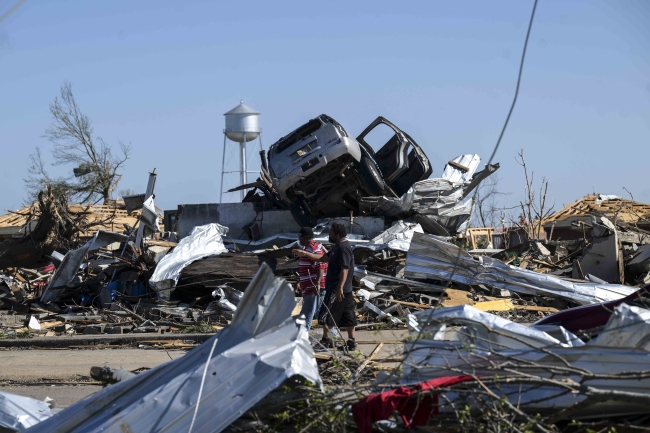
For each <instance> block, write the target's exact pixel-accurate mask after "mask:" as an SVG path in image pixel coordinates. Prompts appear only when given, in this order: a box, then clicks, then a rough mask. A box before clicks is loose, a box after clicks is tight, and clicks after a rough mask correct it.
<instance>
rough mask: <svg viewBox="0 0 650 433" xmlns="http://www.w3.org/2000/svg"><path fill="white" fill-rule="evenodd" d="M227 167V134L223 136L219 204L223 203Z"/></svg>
mask: <svg viewBox="0 0 650 433" xmlns="http://www.w3.org/2000/svg"><path fill="white" fill-rule="evenodd" d="M225 166H226V134H225V133H224V134H223V156H222V157H221V192H220V193H219V203H223V170H224V168H225Z"/></svg>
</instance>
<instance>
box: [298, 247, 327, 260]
mask: <svg viewBox="0 0 650 433" xmlns="http://www.w3.org/2000/svg"><path fill="white" fill-rule="evenodd" d="M291 252H292V253H293V255H294V256H296V257H307V258H308V259H311V260H313V261H315V262H321V263H329V261H330V258H329V256H328V255H327V254H315V253H309V252H307V251H305V250H299V249H295V250H292V251H291Z"/></svg>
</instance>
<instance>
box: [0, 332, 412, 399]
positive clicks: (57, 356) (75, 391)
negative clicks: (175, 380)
mask: <svg viewBox="0 0 650 433" xmlns="http://www.w3.org/2000/svg"><path fill="white" fill-rule="evenodd" d="M310 335H311V336H312V338H313V339H314V341H315V340H318V339H320V337H321V335H322V330H320V329H312V331H311V332H310ZM406 335H407V331H406V330H404V329H400V330H382V331H367V330H359V331H357V334H356V339H357V341H359V342H360V344H359V349H360V350H361V352H362V353H363V354H364V355H365V356H369V355H370V354H371V353H372V351H373V350H374V349H375V348H376V347H377V345H378V344H379V343H380V342H384V345H383V346H382V348H381V350H380V351H379V352H378V353H377V354H376V355H375V357H374V359H384V358H391V357H399V355H400V354H401V353H402V348H403V345H402V344H401V343H398V341H399V340H403V339H404V338H405V337H406ZM344 338H347V335H346V334H345V332H344ZM185 353H187V352H186V351H182V350H167V351H165V350H160V349H134V348H124V349H122V348H119V349H49V350H45V349H22V350H18V349H11V350H10V349H4V350H0V365H2V368H1V369H0V391H4V392H10V393H13V394H19V395H24V396H28V397H33V398H37V399H39V400H43V399H45V397H50V398H53V399H54V400H55V402H56V406H57V407H60V408H64V407H68V406H70V405H71V404H73V403H75V402H76V401H78V400H81V399H82V398H84V397H86V396H87V395H90V394H92V393H94V392H97V391H99V390H100V389H101V386H98V385H95V384H91V383H95V382H94V381H93V380H92V379H91V378H90V377H89V375H90V368H91V367H93V366H104V365H108V366H110V367H113V368H123V369H125V370H136V369H139V368H143V367H145V368H151V367H155V366H157V365H160V364H163V363H165V362H168V361H170V359H176V358H179V357H181V356H183V355H184V354H185Z"/></svg>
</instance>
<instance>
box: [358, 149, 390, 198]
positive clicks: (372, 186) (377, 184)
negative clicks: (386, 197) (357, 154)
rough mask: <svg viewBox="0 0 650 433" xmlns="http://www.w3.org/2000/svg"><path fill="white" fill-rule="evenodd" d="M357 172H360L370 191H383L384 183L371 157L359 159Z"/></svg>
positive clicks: (380, 192) (377, 192) (377, 193)
mask: <svg viewBox="0 0 650 433" xmlns="http://www.w3.org/2000/svg"><path fill="white" fill-rule="evenodd" d="M359 173H361V177H362V178H363V181H364V182H365V183H366V186H367V187H368V189H369V190H370V192H371V193H373V194H376V195H381V194H382V193H383V192H384V188H385V187H386V184H385V183H384V179H383V178H382V177H381V173H380V172H379V169H378V168H377V166H376V165H375V163H374V162H373V161H372V159H370V158H368V157H363V158H361V161H359Z"/></svg>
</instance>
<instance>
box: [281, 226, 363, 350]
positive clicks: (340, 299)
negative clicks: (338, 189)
mask: <svg viewBox="0 0 650 433" xmlns="http://www.w3.org/2000/svg"><path fill="white" fill-rule="evenodd" d="M346 236H347V233H346V230H345V226H344V225H343V224H336V223H335V224H332V227H331V228H330V232H329V240H330V242H332V243H333V244H335V246H334V248H332V250H331V251H330V252H328V253H327V254H325V255H323V256H320V257H319V256H317V255H316V254H312V253H308V252H306V251H304V250H298V249H296V250H293V253H294V254H295V255H296V256H298V257H308V258H310V259H312V260H314V261H321V262H325V263H328V271H327V277H326V278H325V291H326V292H325V299H324V301H323V306H322V307H321V309H320V312H319V314H318V323H320V324H322V325H323V338H322V339H321V341H320V345H321V346H323V347H324V348H330V347H332V342H331V337H330V332H331V331H332V328H333V327H334V325H336V326H337V327H338V328H345V329H346V331H347V333H348V341H347V346H348V350H355V349H356V348H357V343H356V342H355V340H354V330H355V326H356V324H357V318H356V314H355V307H356V305H355V302H354V297H353V295H352V278H353V275H354V255H353V254H352V246H351V245H350V242H348V240H347V237H346Z"/></svg>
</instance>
